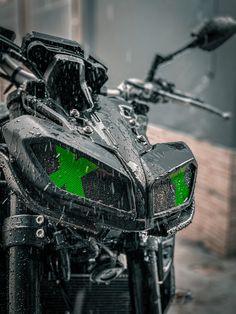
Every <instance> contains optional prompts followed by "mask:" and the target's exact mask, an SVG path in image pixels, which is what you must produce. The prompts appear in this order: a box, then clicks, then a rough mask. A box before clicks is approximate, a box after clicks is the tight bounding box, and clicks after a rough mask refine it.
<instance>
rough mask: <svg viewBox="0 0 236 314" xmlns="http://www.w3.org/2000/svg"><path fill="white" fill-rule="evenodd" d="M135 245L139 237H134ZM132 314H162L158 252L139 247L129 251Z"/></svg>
mask: <svg viewBox="0 0 236 314" xmlns="http://www.w3.org/2000/svg"><path fill="white" fill-rule="evenodd" d="M133 237H134V238H136V239H134V243H135V242H136V243H137V236H136V235H133ZM135 240H136V241H135ZM127 261H128V273H129V287H130V296H131V307H132V311H131V313H132V314H161V313H162V308H161V296H160V286H159V283H158V269H157V258H156V252H155V251H154V250H152V249H147V247H143V246H138V247H136V248H135V249H134V250H128V251H127Z"/></svg>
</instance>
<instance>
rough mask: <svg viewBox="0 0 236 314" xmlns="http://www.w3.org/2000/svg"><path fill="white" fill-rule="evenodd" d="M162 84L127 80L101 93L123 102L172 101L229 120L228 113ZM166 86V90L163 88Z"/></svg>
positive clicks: (171, 85) (166, 84) (167, 84)
mask: <svg viewBox="0 0 236 314" xmlns="http://www.w3.org/2000/svg"><path fill="white" fill-rule="evenodd" d="M162 83H163V84H160V82H159V83H158V84H155V83H149V82H143V81H141V80H136V79H132V80H127V81H124V82H123V83H122V84H121V85H119V86H118V88H117V89H107V90H106V91H103V92H102V94H103V95H107V96H112V97H115V96H120V97H122V98H124V99H125V100H127V101H129V100H140V101H144V102H149V103H152V102H155V103H158V102H161V101H163V100H164V101H165V102H166V101H174V102H175V103H179V104H187V105H191V106H194V107H197V108H200V109H203V110H206V111H208V112H211V113H214V114H216V115H218V116H220V117H221V118H223V119H230V118H231V113H230V112H223V111H221V110H219V109H217V108H215V107H213V106H211V105H209V104H207V103H205V102H204V101H202V100H201V99H198V98H194V97H192V96H190V95H187V94H186V93H183V92H180V91H178V90H176V89H174V85H173V84H171V83H168V82H164V81H163V82H162ZM164 86H166V89H165V88H163V87H164Z"/></svg>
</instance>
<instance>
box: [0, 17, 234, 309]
mask: <svg viewBox="0 0 236 314" xmlns="http://www.w3.org/2000/svg"><path fill="white" fill-rule="evenodd" d="M235 31H236V22H235V21H233V20H232V19H231V18H216V19H214V20H212V21H210V22H208V23H206V24H205V25H204V26H203V27H202V28H201V29H200V31H199V32H197V33H196V34H194V38H193V40H192V41H191V42H190V43H189V44H188V45H186V46H184V47H183V48H182V49H179V50H178V51H176V52H174V53H173V54H170V55H168V56H160V55H156V57H155V59H154V61H153V64H152V66H151V69H150V71H149V73H148V76H147V79H146V80H145V81H142V80H136V79H135V80H134V79H130V80H126V81H124V82H123V83H122V84H121V85H120V86H119V87H118V88H117V89H114V90H109V89H105V88H104V84H105V82H106V81H107V79H108V77H107V74H106V73H107V68H106V67H105V66H104V65H103V64H102V63H100V62H99V61H98V60H96V59H95V58H94V57H92V56H86V55H85V53H84V50H83V49H82V47H81V46H80V45H79V44H78V43H77V42H74V41H70V40H67V39H63V38H57V37H54V36H49V35H46V34H41V33H37V32H33V33H32V34H27V35H26V36H25V37H24V38H23V41H22V45H21V47H19V46H18V45H16V44H15V43H14V37H15V34H14V32H12V31H10V30H7V29H5V28H1V29H0V56H1V58H0V69H1V72H0V76H1V78H3V79H5V80H7V81H9V82H10V85H9V87H8V88H7V90H6V92H9V91H10V89H11V88H12V87H13V86H15V87H16V89H14V91H11V92H10V93H9V94H8V97H7V104H6V105H1V115H0V126H1V131H0V230H1V235H0V283H1V285H0V313H8V314H26V313H27V314H32V313H35V314H40V313H42V314H45V313H57V314H59V313H72V312H73V313H96V314H98V313H103V314H106V313H114V314H115V313H130V312H131V313H136V314H147V313H148V314H154V313H155V314H161V313H165V312H166V311H167V309H168V307H169V305H170V302H171V300H172V298H173V297H174V295H175V280H174V263H173V257H174V239H175V237H174V236H175V233H176V232H177V231H178V230H181V229H183V228H184V227H186V226H187V225H188V224H189V223H190V222H191V221H192V218H193V215H194V187H195V182H196V173H197V163H196V160H195V158H194V156H193V154H192V152H191V150H190V149H189V147H188V146H187V145H186V144H185V143H183V142H173V143H165V144H155V145H151V144H150V143H149V141H148V138H147V136H146V128H147V122H148V121H147V112H148V109H149V104H150V103H158V102H163V101H168V100H174V101H178V102H180V103H187V104H191V105H194V106H197V107H200V108H203V109H206V110H208V111H212V112H214V113H216V114H218V115H221V116H223V117H224V118H228V117H229V115H228V114H226V113H222V112H220V111H219V110H217V109H216V108H213V107H211V106H209V105H207V104H205V103H204V102H203V101H201V100H200V99H196V98H193V97H191V96H189V95H186V94H183V93H181V92H180V91H177V90H176V89H175V87H174V85H173V84H171V83H169V82H166V81H164V80H162V79H157V78H156V77H155V73H156V70H157V68H158V66H160V65H161V64H163V63H165V62H167V61H170V60H172V59H173V57H174V56H176V55H177V54H179V53H181V52H183V51H185V50H186V49H190V48H195V47H198V48H201V49H203V50H208V51H210V50H213V49H215V48H217V47H218V46H219V45H221V44H222V43H223V42H224V41H225V40H226V39H228V38H229V37H231V36H232V35H233V34H234V32H235ZM18 64H22V65H23V68H22V67H20V66H19V65H18ZM115 279H116V280H115Z"/></svg>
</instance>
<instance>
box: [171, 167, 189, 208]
mask: <svg viewBox="0 0 236 314" xmlns="http://www.w3.org/2000/svg"><path fill="white" fill-rule="evenodd" d="M185 170H186V168H185V167H184V168H181V169H179V170H178V171H176V172H175V173H173V174H171V175H170V179H171V183H172V184H173V185H174V186H175V205H176V206H178V205H181V204H183V203H184V201H185V200H186V199H187V198H188V196H189V193H190V189H189V187H188V185H187V184H186V182H185V180H184V178H185Z"/></svg>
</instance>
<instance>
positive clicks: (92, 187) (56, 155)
mask: <svg viewBox="0 0 236 314" xmlns="http://www.w3.org/2000/svg"><path fill="white" fill-rule="evenodd" d="M32 149H33V151H34V153H35V155H36V157H37V159H38V161H39V162H40V164H41V166H42V167H43V168H44V170H45V171H46V173H47V175H48V176H49V179H50V183H49V184H52V185H54V186H55V187H57V188H58V189H60V190H62V191H65V192H67V193H70V194H72V195H73V196H77V197H78V198H85V199H89V200H92V201H95V202H99V203H100V204H104V205H106V206H111V207H114V208H117V209H121V210H125V211H129V210H130V200H129V193H128V189H129V184H130V182H129V180H128V178H127V177H125V176H124V175H123V174H121V173H120V172H118V171H116V170H114V169H113V168H111V167H109V166H107V165H106V164H104V163H102V162H100V161H98V160H95V159H93V158H91V157H89V156H87V155H85V154H84V153H82V152H79V151H75V150H72V149H70V148H67V147H65V146H63V145H61V144H59V143H56V142H55V143H52V142H50V143H48V144H42V143H37V144H33V145H32Z"/></svg>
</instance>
